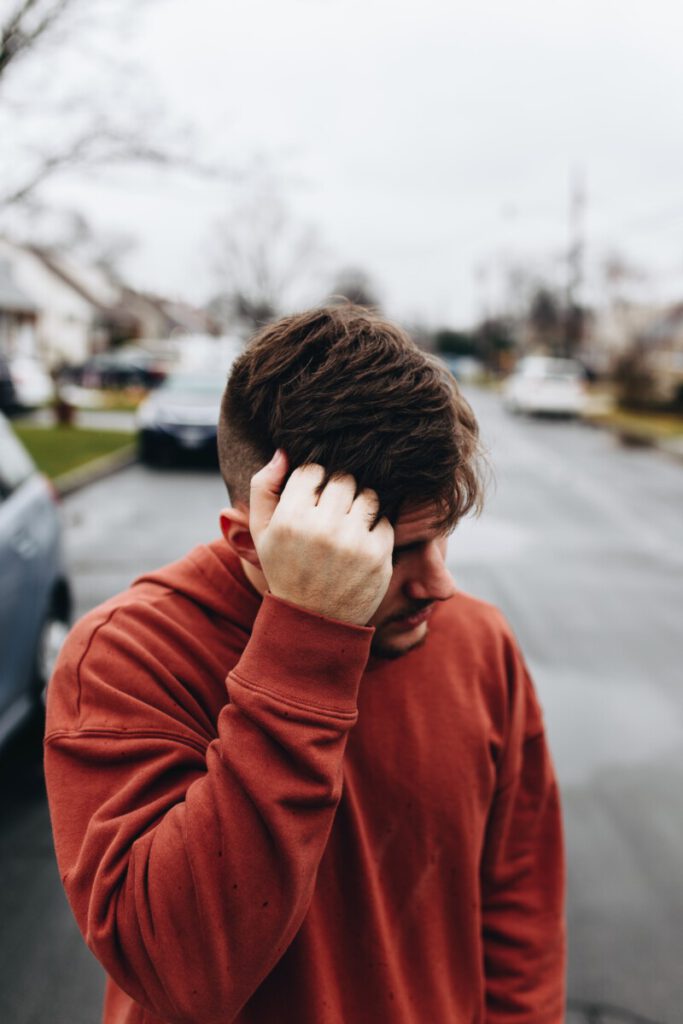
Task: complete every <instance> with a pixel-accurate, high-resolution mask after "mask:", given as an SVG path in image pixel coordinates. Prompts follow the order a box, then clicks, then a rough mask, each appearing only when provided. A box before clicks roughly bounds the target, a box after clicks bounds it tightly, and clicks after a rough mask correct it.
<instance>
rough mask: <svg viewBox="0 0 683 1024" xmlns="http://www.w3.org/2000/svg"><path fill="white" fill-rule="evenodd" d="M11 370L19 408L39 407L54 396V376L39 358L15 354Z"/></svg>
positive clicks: (16, 402)
mask: <svg viewBox="0 0 683 1024" xmlns="http://www.w3.org/2000/svg"><path fill="white" fill-rule="evenodd" d="M9 372H10V376H11V378H12V384H13V385H14V400H15V404H16V405H17V406H18V407H19V408H21V409H37V408H38V407H39V406H41V405H46V404H47V403H48V402H49V401H50V399H51V398H52V397H53V395H54V385H53V383H52V378H51V377H50V375H49V373H47V371H46V370H45V369H44V368H43V365H42V363H41V362H39V360H38V359H34V358H32V357H31V356H15V357H14V358H13V359H10V360H9Z"/></svg>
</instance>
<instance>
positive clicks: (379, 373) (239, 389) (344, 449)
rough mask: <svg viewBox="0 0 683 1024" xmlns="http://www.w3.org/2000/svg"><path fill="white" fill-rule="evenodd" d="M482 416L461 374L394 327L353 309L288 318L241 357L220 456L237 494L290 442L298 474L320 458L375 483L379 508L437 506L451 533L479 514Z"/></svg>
mask: <svg viewBox="0 0 683 1024" xmlns="http://www.w3.org/2000/svg"><path fill="white" fill-rule="evenodd" d="M478 435H479V431H478V426H477V422H476V419H475V417H474V414H473V412H472V410H471V408H470V406H469V405H468V403H467V402H466V401H465V399H464V398H463V397H462V395H461V394H460V391H459V390H458V387H457V384H456V383H455V381H454V380H453V378H452V376H451V374H450V373H449V372H448V371H447V370H446V368H445V367H444V366H443V365H442V364H441V363H440V362H439V360H437V359H435V358H433V357H431V356H428V355H427V354H426V353H424V352H423V351H422V350H421V349H420V348H418V346H417V345H416V344H415V342H414V341H413V340H412V339H411V338H410V337H409V336H408V335H407V334H406V333H405V331H403V330H402V329H401V328H399V327H397V326H396V325H395V324H392V323H389V322H388V321H387V320H384V319H382V318H381V317H380V316H379V315H377V314H376V313H374V312H370V311H369V310H367V309H365V308H362V307H359V306H353V305H345V306H339V307H337V306H334V307H324V308H321V309H313V310H309V311H307V312H305V313H300V314H297V315H294V316H286V317H284V318H283V319H281V320H278V321H277V322H275V323H272V324H269V325H268V326H266V327H264V328H263V329H262V330H261V331H259V332H258V333H257V334H256V335H255V336H254V337H253V338H252V340H251V341H250V342H249V344H248V345H247V347H246V348H245V350H244V352H243V353H242V354H241V355H240V356H239V357H238V358H237V360H236V361H235V363H234V364H233V367H232V372H231V373H230V376H229V378H228V383H227V386H226V389H225V393H224V395H223V401H222V405H221V413H220V420H219V424H218V455H219V461H220V467H221V473H222V475H223V479H224V481H225V484H226V486H227V488H228V493H229V495H230V499H231V501H232V502H233V503H234V502H236V501H242V502H244V503H245V504H248V501H249V485H250V481H251V477H252V476H253V475H254V473H255V472H257V470H259V469H260V468H261V466H263V465H264V464H265V463H266V462H268V461H269V459H270V458H271V456H272V455H273V452H274V451H275V449H276V448H282V449H284V451H285V452H286V454H287V457H288V459H289V466H290V472H291V470H293V469H295V468H297V467H298V466H302V465H305V464H309V463H318V464H319V465H322V466H324V468H325V470H326V471H327V479H329V477H331V476H334V475H335V474H337V473H350V474H351V475H352V476H353V477H354V478H355V480H356V483H357V486H358V489H359V491H360V490H362V489H363V488H365V487H371V488H373V489H374V490H375V491H376V492H377V494H378V496H379V499H380V509H381V514H384V515H387V516H388V517H389V519H390V520H391V521H392V522H394V521H395V520H396V519H397V517H398V515H399V514H400V512H401V509H402V508H408V507H413V506H414V507H418V506H425V505H428V504H429V505H434V506H435V507H436V510H437V514H436V515H435V523H436V524H437V525H438V526H440V527H442V528H443V529H444V530H446V529H452V528H453V527H454V526H455V524H456V523H457V521H458V520H459V519H460V518H461V517H462V516H464V515H466V514H467V513H468V512H470V511H472V510H476V511H480V509H481V505H482V500H483V482H482V478H481V472H480V448H479V438H478Z"/></svg>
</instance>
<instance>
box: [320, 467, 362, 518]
mask: <svg viewBox="0 0 683 1024" xmlns="http://www.w3.org/2000/svg"><path fill="white" fill-rule="evenodd" d="M355 493H356V481H355V480H354V479H353V477H352V476H349V475H348V474H347V475H345V476H333V477H332V478H331V479H330V480H328V482H327V484H326V485H325V489H324V491H323V492H322V494H321V495H320V497H319V498H318V508H320V509H324V510H326V511H328V512H331V513H333V514H334V513H335V512H336V513H339V515H346V514H347V512H350V510H351V506H352V505H353V500H354V495H355Z"/></svg>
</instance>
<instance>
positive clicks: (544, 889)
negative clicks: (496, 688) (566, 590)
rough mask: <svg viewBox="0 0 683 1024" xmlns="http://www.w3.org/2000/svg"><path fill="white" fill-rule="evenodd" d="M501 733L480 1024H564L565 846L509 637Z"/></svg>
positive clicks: (530, 699)
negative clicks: (506, 705) (483, 1023)
mask: <svg viewBox="0 0 683 1024" xmlns="http://www.w3.org/2000/svg"><path fill="white" fill-rule="evenodd" d="M505 660H506V666H505V673H506V676H507V679H508V689H509V708H508V730H507V731H508V736H507V742H506V745H505V749H504V751H503V754H502V758H501V762H500V764H499V770H498V786H497V790H496V794H495V798H494V801H493V805H492V808H491V812H490V815H489V821H488V827H487V832H486V840H485V847H484V854H483V858H482V878H481V889H482V922H483V941H484V969H485V975H486V1024H562V1021H563V1020H564V999H565V955H566V937H565V922H564V888H565V874H564V846H563V835H562V820H561V811H560V801H559V793H558V787H557V782H556V779H555V772H554V769H553V765H552V761H551V758H550V753H549V750H548V746H547V742H546V737H545V732H544V728H543V720H542V715H541V710H540V707H539V704H538V701H537V698H536V695H535V692H534V687H533V683H532V681H531V678H530V676H529V673H528V671H527V668H526V666H525V664H524V661H523V659H522V656H521V655H520V653H519V651H518V649H517V646H516V644H515V643H514V640H512V638H509V645H508V650H507V654H506V659H505Z"/></svg>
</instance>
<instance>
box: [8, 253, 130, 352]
mask: <svg viewBox="0 0 683 1024" xmlns="http://www.w3.org/2000/svg"><path fill="white" fill-rule="evenodd" d="M0 263H2V264H3V265H4V275H3V276H4V278H5V280H7V279H8V280H9V281H10V283H11V287H12V288H13V289H14V290H15V292H16V291H18V292H19V293H20V294H21V295H22V296H24V301H25V302H26V303H28V306H29V307H30V312H31V318H32V324H33V326H32V329H31V331H30V336H29V334H28V332H27V330H25V332H24V334H23V336H22V342H21V344H22V355H29V356H36V357H38V358H39V359H41V360H42V361H43V362H44V363H45V365H46V366H47V367H49V368H53V367H55V366H57V365H59V364H60V363H64V362H67V363H77V362H80V361H82V360H84V359H86V358H87V357H88V355H90V354H91V352H93V351H97V350H98V349H99V348H105V347H106V346H107V342H108V334H109V331H108V323H107V314H108V312H109V309H110V306H109V305H108V303H106V302H103V301H102V299H101V298H95V297H94V296H93V295H92V294H91V292H90V290H89V289H88V288H87V287H84V286H79V285H78V284H76V283H75V282H74V281H73V280H72V279H71V277H70V275H69V274H68V273H66V272H64V271H63V270H62V268H61V266H60V265H59V263H58V260H57V258H56V257H55V258H53V257H51V256H50V255H49V254H48V253H46V252H44V251H42V250H40V249H38V248H35V247H31V246H23V245H18V244H16V243H14V242H11V241H9V240H8V239H6V238H0ZM111 297H112V298H113V297H114V296H113V295H112V296H111ZM108 298H109V296H108ZM26 312H28V310H27V311H26ZM9 343H10V342H8V344H9Z"/></svg>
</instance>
